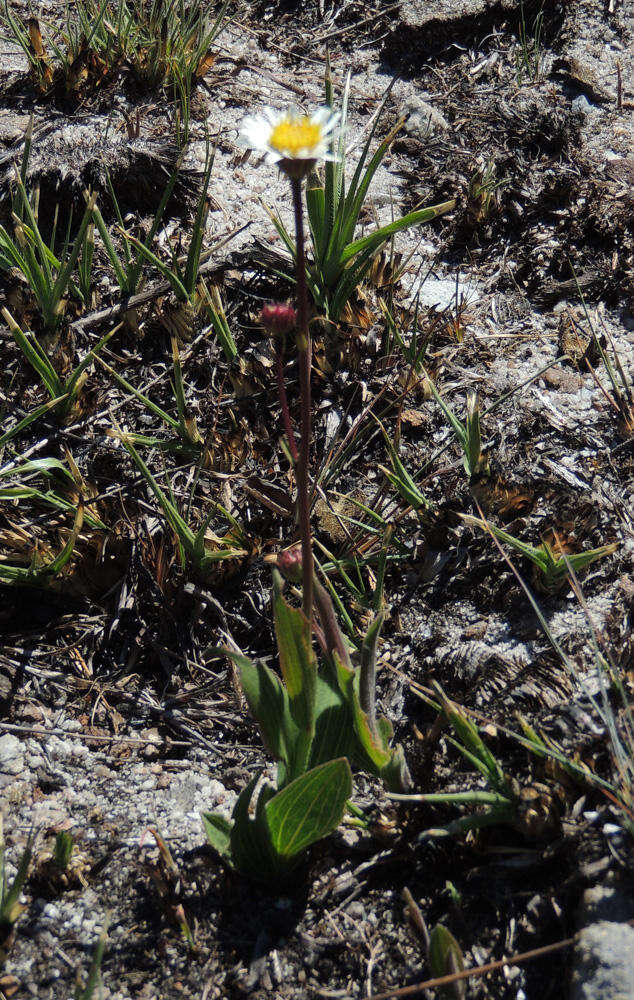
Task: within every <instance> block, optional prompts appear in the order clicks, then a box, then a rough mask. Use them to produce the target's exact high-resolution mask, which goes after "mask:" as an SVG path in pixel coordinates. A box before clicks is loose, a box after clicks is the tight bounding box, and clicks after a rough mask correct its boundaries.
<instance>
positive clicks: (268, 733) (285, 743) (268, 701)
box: [224, 649, 298, 782]
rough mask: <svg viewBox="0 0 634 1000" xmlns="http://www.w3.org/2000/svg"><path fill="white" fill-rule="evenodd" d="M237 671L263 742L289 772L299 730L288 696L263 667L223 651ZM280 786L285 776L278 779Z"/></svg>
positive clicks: (280, 684) (273, 676) (265, 667)
mask: <svg viewBox="0 0 634 1000" xmlns="http://www.w3.org/2000/svg"><path fill="white" fill-rule="evenodd" d="M224 652H225V653H226V655H227V656H229V657H230V658H231V659H232V660H233V662H234V663H235V664H236V665H237V666H238V669H239V670H240V679H241V681H242V690H243V691H244V696H245V698H246V699H247V702H248V705H249V708H250V710H251V713H252V715H253V717H254V718H255V719H256V720H257V723H258V726H259V727H260V732H261V734H262V740H263V742H264V745H265V747H266V748H267V749H268V750H269V752H270V753H271V754H272V756H273V757H274V758H275V760H278V761H280V762H281V763H282V764H283V765H284V768H285V770H286V772H287V773H288V772H290V771H291V769H292V767H293V762H294V757H295V753H294V750H295V745H296V742H297V736H298V729H297V726H296V724H295V722H294V721H293V719H292V716H291V712H290V707H289V699H288V694H287V692H286V690H285V688H284V686H283V684H282V683H281V681H280V680H279V678H278V677H277V676H276V675H275V674H274V673H273V671H272V670H270V669H269V667H267V666H266V665H265V664H264V663H261V662H259V661H256V662H255V663H254V662H253V660H251V659H249V657H248V656H244V655H243V654H242V653H236V652H234V651H233V650H230V649H226V650H224ZM281 779H282V782H284V781H285V780H286V775H282V776H281Z"/></svg>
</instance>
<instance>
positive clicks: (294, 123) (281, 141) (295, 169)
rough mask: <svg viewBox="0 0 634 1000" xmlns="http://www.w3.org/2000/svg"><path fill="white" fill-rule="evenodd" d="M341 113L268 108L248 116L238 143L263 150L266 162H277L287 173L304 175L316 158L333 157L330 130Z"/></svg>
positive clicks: (323, 109) (325, 110)
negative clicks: (306, 112) (307, 113)
mask: <svg viewBox="0 0 634 1000" xmlns="http://www.w3.org/2000/svg"><path fill="white" fill-rule="evenodd" d="M338 121H339V113H338V112H333V111H332V110H331V109H330V108H319V110H318V111H315V113H314V114H312V115H304V114H302V113H301V112H300V111H298V110H297V108H295V107H292V106H291V107H289V108H288V109H287V110H286V111H273V110H272V109H271V108H265V109H264V111H263V112H262V114H260V115H249V116H248V117H247V118H245V119H244V121H243V122H242V125H241V127H240V134H239V137H238V142H239V144H240V145H241V146H245V147H246V148H247V149H253V150H255V151H256V152H258V153H264V156H265V159H266V162H267V163H277V164H279V166H280V167H281V168H282V169H283V170H286V172H287V173H293V174H296V175H297V174H299V175H300V176H302V175H303V174H304V173H305V172H306V171H307V170H308V169H310V167H311V166H312V164H313V163H314V162H315V160H333V159H335V157H334V155H333V154H332V153H331V152H330V145H331V132H332V130H333V129H334V127H335V125H336V124H337V122H338Z"/></svg>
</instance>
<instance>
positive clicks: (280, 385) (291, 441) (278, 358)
mask: <svg viewBox="0 0 634 1000" xmlns="http://www.w3.org/2000/svg"><path fill="white" fill-rule="evenodd" d="M275 375H276V378H277V395H278V397H279V400H280V407H281V409H282V423H283V424H284V430H285V431H286V439H287V441H288V448H289V451H290V453H291V457H292V459H293V462H294V463H295V465H296V466H297V463H298V461H299V454H298V452H297V442H296V441H295V432H294V431H293V425H292V424H291V415H290V412H289V409H288V397H287V395H286V385H285V383H284V343H283V341H281V340H279V339H277V340H276V341H275Z"/></svg>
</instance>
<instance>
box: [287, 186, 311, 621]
mask: <svg viewBox="0 0 634 1000" xmlns="http://www.w3.org/2000/svg"><path fill="white" fill-rule="evenodd" d="M290 181H291V190H292V192H293V211H294V213H295V247H296V254H297V261H296V264H297V349H298V353H299V387H300V396H301V441H300V452H299V463H298V466H297V502H298V512H299V531H300V535H301V539H302V573H303V584H302V608H303V611H304V615H305V617H306V621H307V623H308V634H309V636H310V635H311V622H312V616H313V539H312V532H311V527H310V484H309V477H308V471H309V462H310V414H311V402H310V369H311V360H312V358H311V355H312V345H311V342H310V333H309V330H308V289H307V287H306V261H305V256H304V215H303V209H302V179H301V177H291V178H290Z"/></svg>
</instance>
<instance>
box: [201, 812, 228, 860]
mask: <svg viewBox="0 0 634 1000" xmlns="http://www.w3.org/2000/svg"><path fill="white" fill-rule="evenodd" d="M201 818H202V821H203V827H204V830H205V833H206V835H207V840H208V841H209V843H210V844H211V846H212V847H213V849H214V851H216V853H217V854H219V855H220V857H221V858H223V859H224V860H226V861H231V830H232V827H233V824H232V823H231V821H230V820H228V819H226V817H225V816H221V815H220V813H201Z"/></svg>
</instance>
